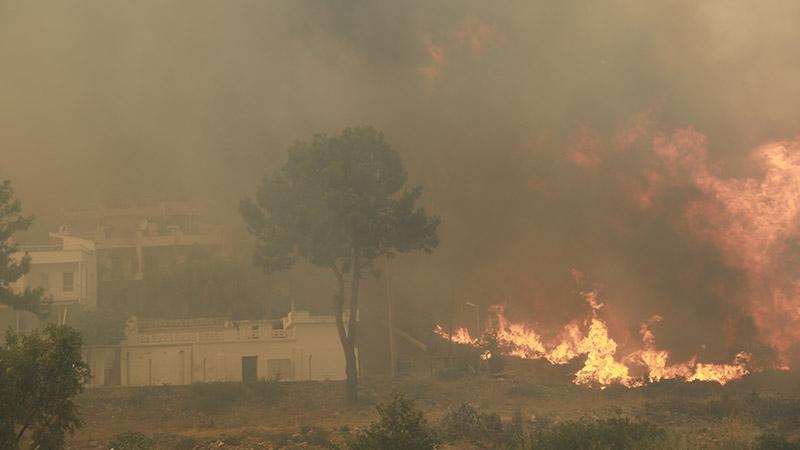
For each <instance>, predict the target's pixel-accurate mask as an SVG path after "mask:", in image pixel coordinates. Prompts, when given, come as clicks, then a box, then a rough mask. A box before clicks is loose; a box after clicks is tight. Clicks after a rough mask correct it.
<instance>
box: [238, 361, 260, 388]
mask: <svg viewBox="0 0 800 450" xmlns="http://www.w3.org/2000/svg"><path fill="white" fill-rule="evenodd" d="M256 381H258V356H242V383H255V382H256Z"/></svg>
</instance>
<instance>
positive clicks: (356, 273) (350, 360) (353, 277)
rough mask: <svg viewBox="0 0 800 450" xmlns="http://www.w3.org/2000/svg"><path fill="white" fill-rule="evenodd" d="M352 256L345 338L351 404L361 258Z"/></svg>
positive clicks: (355, 394)
mask: <svg viewBox="0 0 800 450" xmlns="http://www.w3.org/2000/svg"><path fill="white" fill-rule="evenodd" d="M354 253H355V255H356V256H355V257H354V258H353V269H352V271H351V272H350V315H349V317H348V319H349V320H348V323H347V328H348V329H347V340H348V341H349V342H350V352H349V354H346V356H345V357H346V358H347V367H348V370H347V400H348V401H349V402H351V403H353V404H355V403H356V402H358V361H357V360H356V351H355V348H356V326H357V324H358V320H357V319H358V290H359V286H360V285H361V270H360V264H361V259H360V258H359V257H358V253H357V252H354Z"/></svg>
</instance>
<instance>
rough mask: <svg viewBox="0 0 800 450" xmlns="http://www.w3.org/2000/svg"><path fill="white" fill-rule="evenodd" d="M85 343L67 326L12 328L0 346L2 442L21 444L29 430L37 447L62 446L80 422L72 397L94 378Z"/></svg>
mask: <svg viewBox="0 0 800 450" xmlns="http://www.w3.org/2000/svg"><path fill="white" fill-rule="evenodd" d="M82 347H83V342H82V339H81V335H80V333H79V332H78V331H76V330H75V329H73V328H70V327H67V326H55V325H48V326H47V327H46V328H45V329H44V331H41V330H35V331H33V332H32V333H30V334H19V333H14V332H11V331H9V332H8V334H7V335H6V344H5V345H3V346H0V448H4V449H15V448H18V446H19V442H20V441H21V439H22V438H23V436H24V435H25V433H26V431H29V430H30V431H31V432H32V434H31V439H32V441H33V446H32V448H41V449H60V448H63V446H64V437H65V434H66V433H69V432H73V431H74V430H75V429H77V427H78V426H80V419H79V417H78V413H77V408H76V406H75V403H74V402H73V398H74V397H75V396H76V395H77V394H79V393H80V392H82V391H83V387H84V385H85V384H86V382H87V381H88V380H89V368H88V366H87V365H86V363H85V362H84V361H83V358H82V355H81V350H82Z"/></svg>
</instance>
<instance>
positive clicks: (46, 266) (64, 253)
mask: <svg viewBox="0 0 800 450" xmlns="http://www.w3.org/2000/svg"><path fill="white" fill-rule="evenodd" d="M25 255H28V256H29V257H30V270H29V271H28V273H26V274H24V275H23V276H22V277H20V278H19V279H18V280H17V281H16V282H15V283H14V284H13V289H14V290H15V291H17V292H21V291H23V290H25V289H27V288H31V289H33V288H39V287H41V288H44V291H45V294H46V295H48V296H49V297H50V299H51V301H52V303H51V308H52V312H53V313H55V314H58V315H59V316H58V317H59V321H61V320H63V319H64V318H63V315H64V314H66V310H67V308H68V307H70V306H81V307H85V308H89V309H94V308H95V307H97V256H96V251H95V244H94V242H92V241H89V240H86V239H81V238H77V237H74V236H68V235H62V234H58V233H51V234H50V243H49V244H47V245H27V246H25V245H21V246H19V248H18V252H17V253H15V254H14V258H15V259H17V260H20V259H22V258H23V257H24V256H25ZM38 326H39V320H38V319H37V318H36V316H34V315H33V314H31V313H28V312H24V311H19V312H14V311H12V310H11V308H10V307H8V306H5V305H2V306H0V328H2V330H0V332H4V331H5V330H6V329H7V328H8V327H11V328H14V329H16V330H20V331H29V330H32V329H34V328H37V327H38Z"/></svg>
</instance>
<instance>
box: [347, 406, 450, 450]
mask: <svg viewBox="0 0 800 450" xmlns="http://www.w3.org/2000/svg"><path fill="white" fill-rule="evenodd" d="M376 409H377V410H378V415H379V418H378V421H377V422H373V423H372V424H370V426H369V427H367V428H366V429H364V430H359V431H358V432H357V433H356V434H355V436H354V437H353V438H351V439H350V441H349V442H348V445H347V448H348V449H350V450H433V449H436V448H438V446H439V437H438V436H437V435H436V432H435V430H434V429H433V428H432V427H431V426H430V425H429V424H428V421H427V420H426V419H425V416H424V415H423V414H422V411H420V410H418V409H416V407H415V405H414V402H413V401H411V400H409V399H407V398H406V397H404V396H403V395H402V394H400V393H397V392H395V393H394V394H392V398H391V400H390V401H389V402H388V403H384V404H380V405H378V406H377V407H376Z"/></svg>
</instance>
